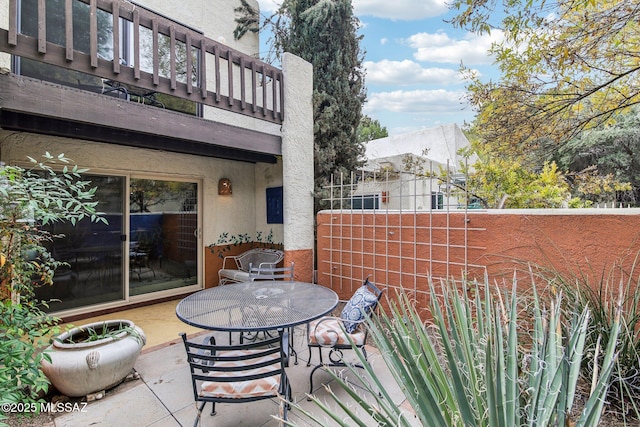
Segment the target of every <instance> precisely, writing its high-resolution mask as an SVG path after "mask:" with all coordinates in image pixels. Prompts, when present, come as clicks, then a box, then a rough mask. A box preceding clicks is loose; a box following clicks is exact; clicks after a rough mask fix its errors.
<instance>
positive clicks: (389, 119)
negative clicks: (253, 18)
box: [258, 0, 501, 135]
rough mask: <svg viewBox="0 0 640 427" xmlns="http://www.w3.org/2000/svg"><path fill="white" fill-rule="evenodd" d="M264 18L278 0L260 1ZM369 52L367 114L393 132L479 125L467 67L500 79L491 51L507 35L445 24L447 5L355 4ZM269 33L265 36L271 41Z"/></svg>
mask: <svg viewBox="0 0 640 427" xmlns="http://www.w3.org/2000/svg"><path fill="white" fill-rule="evenodd" d="M258 1H259V3H260V8H261V11H262V13H263V14H267V15H268V14H269V12H270V11H272V10H274V8H275V4H278V3H279V2H278V1H277V0H258ZM353 5H354V11H355V14H356V16H357V17H358V18H359V19H360V22H361V24H362V28H361V29H360V32H361V34H362V35H363V36H364V39H363V40H362V45H361V46H362V48H363V49H364V50H365V51H366V55H365V63H364V66H365V68H366V72H367V74H366V86H367V103H366V104H365V106H364V109H363V111H364V113H365V114H367V115H369V116H370V117H372V118H374V119H376V120H378V121H379V122H380V124H381V125H382V126H385V127H386V128H387V130H388V131H389V134H390V135H397V134H402V133H407V132H411V131H415V130H419V129H423V128H429V127H434V126H438V125H441V124H447V123H458V124H460V125H462V124H464V123H465V122H470V121H472V120H473V111H472V109H471V108H470V107H469V106H468V105H466V104H465V102H464V93H465V90H464V81H463V80H462V78H461V75H460V73H459V69H460V64H461V63H464V65H465V66H467V67H469V68H472V69H475V70H477V71H478V72H479V73H480V75H481V76H482V77H483V79H488V78H489V77H490V76H492V75H493V76H494V77H495V71H494V67H492V66H491V64H492V60H491V58H490V57H489V56H488V55H487V49H488V48H489V46H490V45H491V41H492V40H497V39H498V38H499V37H500V36H501V34H500V33H499V32H495V31H494V32H492V34H491V36H484V37H477V36H475V35H472V34H469V33H467V32H465V31H463V30H458V29H455V28H453V26H451V24H448V23H446V22H445V20H446V19H448V18H450V17H451V16H453V13H452V12H450V11H449V10H448V8H447V6H446V0H392V1H390V0H353ZM267 38H268V36H266V35H261V39H262V40H263V41H264V40H265V39H267Z"/></svg>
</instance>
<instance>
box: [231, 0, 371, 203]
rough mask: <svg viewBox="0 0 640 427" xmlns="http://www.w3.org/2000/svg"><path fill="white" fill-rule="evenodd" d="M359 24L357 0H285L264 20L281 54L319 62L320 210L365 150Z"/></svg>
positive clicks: (315, 92) (316, 80)
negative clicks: (331, 186)
mask: <svg viewBox="0 0 640 427" xmlns="http://www.w3.org/2000/svg"><path fill="white" fill-rule="evenodd" d="M238 11H239V12H245V13H247V10H246V8H245V10H244V11H243V10H241V9H238ZM249 21H250V22H253V24H254V28H255V19H254V20H249ZM237 22H238V23H239V25H240V26H241V24H242V22H240V20H237ZM359 25H360V21H359V20H358V18H357V17H355V16H354V14H353V5H352V4H351V0H284V1H283V3H282V6H281V7H280V8H279V9H278V11H277V12H276V13H275V14H274V15H273V16H271V17H270V18H268V19H267V20H266V21H265V24H264V26H270V27H271V29H272V34H273V36H272V39H271V45H272V46H271V48H272V50H273V51H274V52H275V56H276V58H279V56H280V55H281V54H282V53H283V52H290V53H292V54H294V55H297V56H299V57H301V58H302V59H304V60H306V61H308V62H310V63H311V64H312V65H313V88H314V90H313V110H314V128H313V129H314V148H315V159H314V163H315V175H314V176H315V195H316V204H315V206H316V211H317V210H319V209H322V208H323V207H324V206H323V203H322V198H323V197H325V196H326V194H327V192H326V191H323V190H322V188H323V186H325V185H326V184H327V183H329V182H330V179H331V175H332V174H339V173H341V172H342V173H345V174H347V175H348V174H350V173H351V172H352V171H353V170H355V169H356V168H357V167H358V166H359V165H360V164H361V158H362V155H363V154H364V145H363V143H362V142H361V141H359V140H358V134H357V128H358V124H359V123H360V118H361V116H362V104H363V103H364V102H365V100H366V91H365V87H364V69H363V68H362V62H363V59H364V51H362V50H361V48H360V40H361V39H362V36H361V35H358V34H357V31H358V27H359ZM248 26H251V25H250V24H249V25H248ZM249 31H252V30H251V29H250V30H249Z"/></svg>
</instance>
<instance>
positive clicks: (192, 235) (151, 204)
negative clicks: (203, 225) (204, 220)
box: [129, 178, 199, 295]
mask: <svg viewBox="0 0 640 427" xmlns="http://www.w3.org/2000/svg"><path fill="white" fill-rule="evenodd" d="M129 194H130V201H129V221H130V230H131V232H130V234H129V235H130V241H129V294H130V295H140V294H147V293H151V292H157V291H162V290H167V289H175V288H180V287H184V286H188V285H195V284H196V283H197V282H198V276H197V272H198V230H199V227H198V186H197V184H196V183H193V182H180V181H166V180H159V179H142V178H132V179H131V185H130V193H129Z"/></svg>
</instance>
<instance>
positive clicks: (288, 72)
mask: <svg viewBox="0 0 640 427" xmlns="http://www.w3.org/2000/svg"><path fill="white" fill-rule="evenodd" d="M282 71H283V73H284V88H283V89H284V91H283V92H284V122H283V124H282V181H283V193H284V200H283V206H284V242H283V243H284V249H285V251H286V252H287V256H286V258H287V259H285V261H295V262H296V266H295V270H296V277H297V278H300V279H301V280H310V277H311V275H312V274H313V245H314V241H313V239H314V230H313V224H314V218H313V175H314V174H313V104H312V93H313V67H312V66H311V64H310V63H308V62H306V61H304V60H302V59H301V58H299V57H297V56H295V55H292V54H290V53H285V54H284V56H283V58H282ZM309 263H310V264H311V265H308V264H309ZM298 273H300V274H298Z"/></svg>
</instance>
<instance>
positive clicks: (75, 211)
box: [0, 153, 106, 420]
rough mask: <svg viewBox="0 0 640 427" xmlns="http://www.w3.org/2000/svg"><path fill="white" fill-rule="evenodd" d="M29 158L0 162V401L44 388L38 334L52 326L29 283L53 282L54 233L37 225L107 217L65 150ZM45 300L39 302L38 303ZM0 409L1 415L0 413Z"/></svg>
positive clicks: (33, 397)
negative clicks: (15, 162) (40, 158)
mask: <svg viewBox="0 0 640 427" xmlns="http://www.w3.org/2000/svg"><path fill="white" fill-rule="evenodd" d="M43 157H44V160H43V161H37V160H35V159H32V158H29V160H30V162H31V164H32V166H33V168H32V169H25V168H22V167H19V166H5V165H3V164H1V163H0V402H2V403H11V402H15V403H20V402H22V403H25V402H27V403H28V402H33V401H37V400H38V399H40V398H41V396H42V395H43V393H44V392H46V390H47V388H48V380H47V378H46V377H45V376H44V374H43V373H42V371H40V361H41V359H42V358H43V357H47V355H44V354H42V353H40V351H39V350H40V349H41V347H42V346H43V345H44V344H45V343H46V342H45V338H46V337H47V336H48V335H50V334H52V333H57V332H59V331H58V330H57V329H56V328H55V325H56V323H57V319H55V318H53V317H51V316H49V315H47V314H46V313H45V312H44V311H43V309H42V308H43V304H45V303H42V302H39V301H36V300H35V297H34V288H35V287H36V286H47V285H52V284H53V276H54V274H55V270H56V268H58V267H59V266H61V265H62V263H60V262H58V261H56V260H55V259H54V258H53V257H52V256H51V254H50V253H49V251H48V250H47V247H46V245H47V243H49V242H50V241H51V240H52V239H54V238H56V237H59V236H54V235H51V234H50V233H49V232H47V230H46V229H45V228H43V227H42V226H43V225H47V224H50V223H53V222H56V221H70V222H71V223H72V224H76V223H77V222H78V221H80V220H82V219H84V218H88V219H90V220H91V221H102V222H106V220H105V219H104V218H102V217H100V215H99V214H98V213H97V212H96V205H97V202H96V201H94V200H93V196H94V194H95V191H96V188H92V187H91V186H90V182H88V181H84V180H82V173H83V172H85V171H84V170H82V169H80V168H78V167H77V166H72V165H70V160H69V159H68V158H66V157H65V156H64V155H62V154H61V155H59V156H56V157H54V156H52V155H50V154H49V153H46V154H45V155H44V156H43ZM44 306H45V307H46V304H45V305H44ZM2 419H3V415H2V414H0V420H2Z"/></svg>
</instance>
